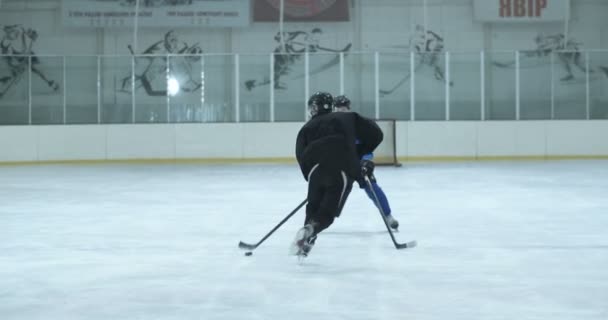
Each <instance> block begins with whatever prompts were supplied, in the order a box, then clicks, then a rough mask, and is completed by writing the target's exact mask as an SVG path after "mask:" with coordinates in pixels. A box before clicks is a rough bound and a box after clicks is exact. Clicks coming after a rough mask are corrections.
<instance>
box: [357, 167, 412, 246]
mask: <svg viewBox="0 0 608 320" xmlns="http://www.w3.org/2000/svg"><path fill="white" fill-rule="evenodd" d="M365 182H366V183H367V187H368V188H369V189H370V190H371V192H372V194H373V195H374V202H375V203H376V207H378V209H379V210H380V216H381V217H382V221H384V225H385V226H386V230H387V231H388V234H389V235H390V236H391V240H393V244H394V245H395V249H406V248H413V247H415V246H416V245H417V243H416V240H413V241H409V242H405V243H398V242H397V240H395V235H394V234H393V231H392V230H391V228H390V227H389V226H388V222H386V219H384V217H385V215H384V210H383V209H382V206H381V205H380V200H378V196H377V195H376V191H374V187H373V186H372V182H371V181H370V180H369V177H368V176H367V175H365Z"/></svg>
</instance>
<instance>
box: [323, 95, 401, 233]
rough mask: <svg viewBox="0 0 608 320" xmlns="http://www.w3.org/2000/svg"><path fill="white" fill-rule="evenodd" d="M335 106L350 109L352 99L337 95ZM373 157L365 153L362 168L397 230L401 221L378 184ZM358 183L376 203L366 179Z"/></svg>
mask: <svg viewBox="0 0 608 320" xmlns="http://www.w3.org/2000/svg"><path fill="white" fill-rule="evenodd" d="M334 108H335V111H337V112H348V111H350V99H348V98H347V97H346V96H344V95H340V96H337V97H335V99H334ZM373 159H374V154H373V153H368V154H366V155H364V156H363V157H361V168H362V169H363V170H365V171H366V172H367V174H368V176H369V178H370V182H371V186H372V188H373V190H374V192H375V193H376V195H377V196H378V202H379V205H380V208H381V209H382V212H383V213H384V219H385V220H386V222H387V223H388V225H389V226H390V227H391V228H392V229H394V230H397V229H398V228H399V221H397V219H395V218H394V217H393V216H392V215H391V207H390V205H389V203H388V198H387V197H386V194H385V193H384V191H383V190H382V188H380V186H379V185H378V182H377V181H376V177H375V176H374V167H375V164H374V161H373ZM357 183H358V184H359V187H360V188H361V189H365V193H367V196H368V197H369V198H370V200H372V202H373V203H374V204H376V201H375V199H374V195H373V193H372V189H370V187H369V185H368V184H367V183H366V182H365V180H361V181H357ZM380 208H378V209H380Z"/></svg>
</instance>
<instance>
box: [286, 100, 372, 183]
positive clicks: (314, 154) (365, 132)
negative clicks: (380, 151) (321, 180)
mask: <svg viewBox="0 0 608 320" xmlns="http://www.w3.org/2000/svg"><path fill="white" fill-rule="evenodd" d="M382 139H383V134H382V130H380V127H378V125H377V124H376V123H375V122H374V121H373V120H371V119H367V118H365V117H362V116H361V115H359V114H358V113H356V112H333V113H326V114H318V115H316V116H314V117H313V118H312V119H310V121H308V122H307V123H306V124H305V125H304V126H303V127H302V129H300V132H299V133H298V138H297V141H296V158H297V160H298V164H299V165H300V169H301V170H302V174H303V175H304V178H305V179H306V180H308V174H309V172H310V170H311V169H312V167H313V166H315V165H316V164H319V166H320V167H322V168H325V169H328V170H337V171H340V170H341V171H344V172H345V173H346V174H347V175H348V176H350V177H351V178H352V179H355V180H358V179H360V177H361V167H360V165H359V161H360V159H361V157H362V156H363V155H364V154H367V153H370V152H373V151H374V149H376V147H377V146H378V145H379V144H380V142H382ZM356 141H358V143H356Z"/></svg>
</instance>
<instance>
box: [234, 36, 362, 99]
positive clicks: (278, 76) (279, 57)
mask: <svg viewBox="0 0 608 320" xmlns="http://www.w3.org/2000/svg"><path fill="white" fill-rule="evenodd" d="M322 34H323V31H322V30H321V29H320V28H314V29H312V30H311V31H310V32H306V31H290V32H283V45H281V34H280V33H277V34H276V35H275V37H274V41H276V42H277V47H276V48H275V49H274V53H275V56H274V74H273V81H274V88H275V89H279V90H283V89H287V84H285V83H284V82H282V78H283V79H284V78H287V79H288V80H289V79H291V80H293V79H299V78H302V77H304V75H303V74H299V75H294V72H293V69H292V67H293V66H294V65H295V64H296V63H297V62H298V61H300V60H301V59H302V57H304V54H305V53H306V52H309V53H315V52H331V53H336V55H331V56H330V59H329V60H328V61H327V62H326V63H324V64H323V65H322V66H320V67H319V68H317V69H315V70H311V71H310V73H309V74H310V75H313V74H317V73H319V72H322V71H324V70H327V69H328V68H331V67H332V66H335V65H337V64H338V63H339V62H340V56H339V53H340V52H343V53H348V52H349V50H350V48H351V46H352V43H349V44H347V45H346V46H345V47H344V48H341V49H333V48H327V47H323V46H321V45H319V40H320V39H319V38H320V37H321V36H322ZM270 83H271V81H270V79H269V77H264V78H263V79H262V80H255V79H251V80H247V81H245V87H246V88H247V90H250V91H251V90H253V89H254V88H257V87H260V86H266V85H269V84H270Z"/></svg>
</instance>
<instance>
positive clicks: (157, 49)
mask: <svg viewBox="0 0 608 320" xmlns="http://www.w3.org/2000/svg"><path fill="white" fill-rule="evenodd" d="M128 48H129V51H130V52H131V54H133V55H136V54H135V52H134V51H133V48H132V47H131V45H129V46H128ZM202 52H203V51H202V49H201V48H200V46H199V45H198V44H193V45H189V44H188V43H186V42H183V41H180V40H179V37H178V36H177V34H176V33H175V32H174V31H172V30H171V31H168V32H167V33H165V36H164V38H163V39H162V40H160V41H158V42H155V43H154V44H152V45H150V46H149V47H148V48H147V49H145V50H144V51H143V52H142V53H141V55H136V59H135V78H134V80H135V84H134V87H135V90H136V91H137V90H138V89H140V88H143V89H144V90H145V92H146V94H147V95H149V96H166V95H167V57H168V55H178V56H171V57H170V58H169V70H170V77H171V78H172V79H173V80H172V81H174V83H175V85H177V86H178V87H179V91H183V92H195V91H197V90H199V89H200V88H201V87H202V83H201V79H200V75H198V76H196V75H195V73H194V67H195V64H196V63H200V59H201V54H202ZM180 55H181V56H180ZM132 80H133V78H132V76H131V75H130V74H129V75H127V76H125V77H123V78H122V80H121V87H120V89H119V90H120V91H122V92H131V90H132Z"/></svg>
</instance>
